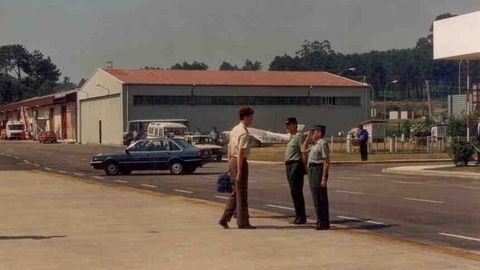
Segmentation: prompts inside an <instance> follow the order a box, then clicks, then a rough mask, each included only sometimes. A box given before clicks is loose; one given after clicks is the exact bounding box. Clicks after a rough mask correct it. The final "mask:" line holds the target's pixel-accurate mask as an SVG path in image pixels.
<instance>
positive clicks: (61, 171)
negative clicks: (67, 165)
mask: <svg viewBox="0 0 480 270" xmlns="http://www.w3.org/2000/svg"><path fill="white" fill-rule="evenodd" d="M57 172H59V173H67V172H66V171H57Z"/></svg>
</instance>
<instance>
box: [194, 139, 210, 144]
mask: <svg viewBox="0 0 480 270" xmlns="http://www.w3.org/2000/svg"><path fill="white" fill-rule="evenodd" d="M192 142H193V144H212V138H210V137H193V138H192Z"/></svg>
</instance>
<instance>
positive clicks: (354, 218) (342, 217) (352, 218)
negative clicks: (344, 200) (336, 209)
mask: <svg viewBox="0 0 480 270" xmlns="http://www.w3.org/2000/svg"><path fill="white" fill-rule="evenodd" d="M337 217H338V218H341V219H348V220H360V219H359V218H356V217H347V216H337Z"/></svg>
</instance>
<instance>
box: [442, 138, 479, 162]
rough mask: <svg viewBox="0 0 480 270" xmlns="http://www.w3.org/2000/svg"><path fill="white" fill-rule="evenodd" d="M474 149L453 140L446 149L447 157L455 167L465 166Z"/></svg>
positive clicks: (468, 144)
mask: <svg viewBox="0 0 480 270" xmlns="http://www.w3.org/2000/svg"><path fill="white" fill-rule="evenodd" d="M474 153H475V149H474V148H473V146H472V145H470V143H468V142H464V141H459V140H454V141H453V142H452V143H451V144H450V146H449V147H448V155H449V156H450V158H451V159H452V161H453V163H455V165H456V166H467V165H468V162H469V161H470V159H472V155H473V154H474Z"/></svg>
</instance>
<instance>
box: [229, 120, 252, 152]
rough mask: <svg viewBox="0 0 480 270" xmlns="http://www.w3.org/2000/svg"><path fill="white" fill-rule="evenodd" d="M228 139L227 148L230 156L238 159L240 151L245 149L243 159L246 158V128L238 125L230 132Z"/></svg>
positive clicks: (248, 137)
mask: <svg viewBox="0 0 480 270" xmlns="http://www.w3.org/2000/svg"><path fill="white" fill-rule="evenodd" d="M229 137H230V139H229V144H228V148H229V149H230V153H231V155H232V156H234V157H238V153H239V152H240V149H245V158H248V154H249V153H250V134H249V133H248V130H247V128H246V127H245V126H244V125H243V124H242V123H239V124H238V125H236V126H235V127H234V128H233V129H232V131H230V135H229Z"/></svg>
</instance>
